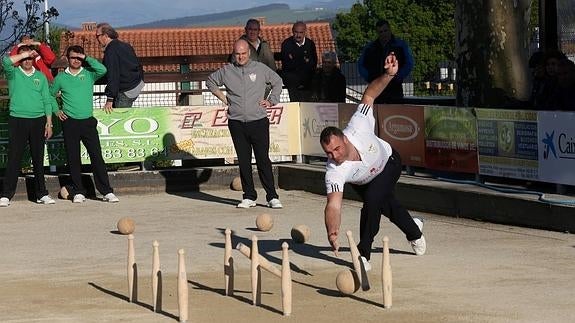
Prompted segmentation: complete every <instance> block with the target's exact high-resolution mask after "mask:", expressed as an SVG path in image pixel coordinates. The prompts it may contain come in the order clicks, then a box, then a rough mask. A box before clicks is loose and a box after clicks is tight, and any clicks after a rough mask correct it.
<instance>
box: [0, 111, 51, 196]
mask: <svg viewBox="0 0 575 323" xmlns="http://www.w3.org/2000/svg"><path fill="white" fill-rule="evenodd" d="M45 127H46V117H45V116H44V117H39V118H17V117H12V116H10V117H8V164H7V165H6V174H5V175H4V188H3V193H2V197H7V198H9V199H12V198H13V197H14V194H15V193H16V185H17V184H18V175H19V174H20V169H21V163H22V157H23V156H24V151H25V149H26V146H27V145H30V156H31V157H32V166H33V167H34V195H35V196H36V199H40V198H41V197H42V196H44V195H48V190H46V182H45V180H44V144H45V143H46V138H45V137H44V131H45Z"/></svg>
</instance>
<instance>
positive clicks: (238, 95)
mask: <svg viewBox="0 0 575 323" xmlns="http://www.w3.org/2000/svg"><path fill="white" fill-rule="evenodd" d="M250 54H251V53H250V47H249V44H248V43H247V42H246V41H245V40H243V39H240V40H238V41H236V43H235V44H234V53H233V55H234V63H232V64H227V65H225V66H223V67H222V68H220V69H219V70H217V71H215V72H214V73H212V74H211V75H210V76H209V77H208V80H207V82H206V85H207V87H208V89H209V90H210V91H211V92H212V93H213V94H214V95H215V96H216V97H217V98H218V99H220V100H221V101H222V102H223V103H224V104H225V105H227V106H228V128H229V130H230V134H231V136H232V141H233V143H234V148H235V149H236V153H237V156H238V162H239V164H240V178H241V182H242V189H243V191H244V193H243V200H242V201H241V202H240V203H239V204H238V205H237V207H239V208H250V207H254V206H256V199H257V192H256V190H255V189H254V180H253V177H252V165H251V159H252V148H253V151H254V156H255V159H256V165H257V168H258V175H259V177H260V181H261V183H262V186H263V188H264V189H265V191H266V200H267V204H268V206H269V207H271V208H274V209H279V208H282V204H281V202H280V200H279V196H278V194H277V192H276V189H275V184H274V178H273V173H272V164H271V161H270V158H269V145H270V131H269V126H270V124H269V120H268V118H267V111H266V108H269V107H271V106H274V105H275V104H277V103H279V98H280V94H281V91H282V80H281V77H280V76H279V75H278V74H277V73H276V72H274V71H273V70H271V69H270V68H269V67H267V66H266V65H265V64H263V63H260V62H256V61H252V60H251V59H250ZM266 84H271V87H272V88H271V91H270V93H269V94H268V95H267V97H264V95H265V90H266ZM220 86H224V87H225V89H226V94H224V92H223V91H222V90H220V88H219V87H220Z"/></svg>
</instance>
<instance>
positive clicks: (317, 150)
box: [300, 103, 339, 157]
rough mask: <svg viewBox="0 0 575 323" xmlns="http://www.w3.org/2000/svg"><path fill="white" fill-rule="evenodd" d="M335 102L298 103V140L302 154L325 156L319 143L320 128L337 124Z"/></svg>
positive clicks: (336, 106) (337, 117) (337, 116)
mask: <svg viewBox="0 0 575 323" xmlns="http://www.w3.org/2000/svg"><path fill="white" fill-rule="evenodd" d="M338 120H339V113H338V104H337V103H300V122H301V125H300V135H301V137H300V140H301V151H302V154H303V155H308V156H320V157H325V152H324V151H323V149H322V148H321V144H320V143H319V136H320V134H321V132H322V130H323V129H324V128H325V127H328V126H334V127H337V126H338Z"/></svg>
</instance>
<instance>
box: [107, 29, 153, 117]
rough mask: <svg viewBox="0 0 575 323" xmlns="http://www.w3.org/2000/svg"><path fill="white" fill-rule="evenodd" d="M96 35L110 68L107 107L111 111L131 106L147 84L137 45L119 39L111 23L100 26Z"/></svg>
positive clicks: (108, 111)
mask: <svg viewBox="0 0 575 323" xmlns="http://www.w3.org/2000/svg"><path fill="white" fill-rule="evenodd" d="M96 39H97V40H98V42H99V43H100V45H102V47H103V48H104V59H103V63H104V65H105V66H106V69H108V73H107V74H106V78H107V85H106V89H105V90H104V93H105V94H106V97H107V99H106V104H105V105H104V110H105V111H106V112H107V113H110V112H111V111H112V108H118V107H121V108H126V107H131V106H132V104H133V103H134V101H136V99H137V98H138V95H140V91H142V88H143V87H144V70H143V68H142V64H140V61H139V60H138V57H137V56H136V52H135V51H134V48H132V46H131V45H130V44H128V43H125V42H122V41H120V40H118V33H117V32H116V30H114V28H112V26H110V24H108V23H100V24H98V25H97V26H96Z"/></svg>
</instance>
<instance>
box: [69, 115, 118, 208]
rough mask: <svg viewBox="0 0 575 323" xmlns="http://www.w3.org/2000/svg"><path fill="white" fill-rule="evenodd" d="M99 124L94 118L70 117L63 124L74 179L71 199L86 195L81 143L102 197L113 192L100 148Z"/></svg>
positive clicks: (70, 190)
mask: <svg viewBox="0 0 575 323" xmlns="http://www.w3.org/2000/svg"><path fill="white" fill-rule="evenodd" d="M97 124H98V120H96V118H94V117H90V118H88V119H73V118H70V117H68V119H66V121H64V122H62V130H64V144H65V145H66V158H67V159H68V167H69V168H70V177H71V178H72V187H70V188H68V191H69V192H70V196H71V197H73V196H74V195H76V194H83V195H86V189H85V188H84V185H82V160H81V156H80V142H82V143H83V144H84V147H86V151H88V155H89V156H90V163H91V165H92V173H93V174H94V183H95V185H96V189H97V190H98V191H99V192H100V193H102V195H106V194H108V193H112V192H113V190H112V187H110V180H109V179H108V171H107V170H106V163H105V162H104V158H102V148H101V147H100V138H99V136H98V130H97V128H96V125H97Z"/></svg>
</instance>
